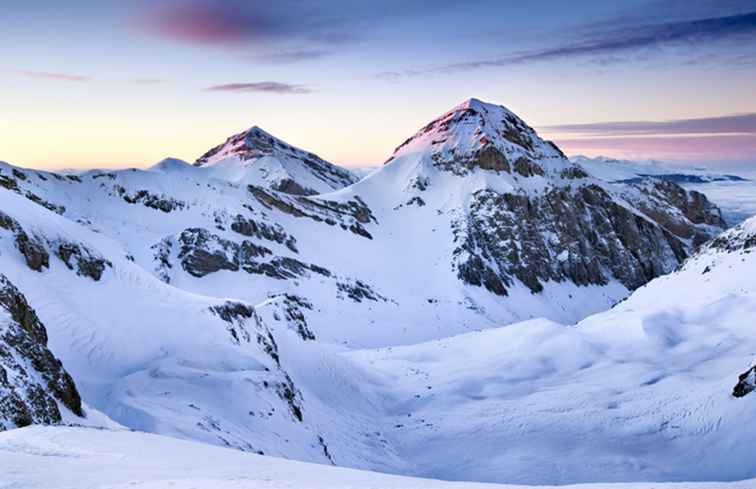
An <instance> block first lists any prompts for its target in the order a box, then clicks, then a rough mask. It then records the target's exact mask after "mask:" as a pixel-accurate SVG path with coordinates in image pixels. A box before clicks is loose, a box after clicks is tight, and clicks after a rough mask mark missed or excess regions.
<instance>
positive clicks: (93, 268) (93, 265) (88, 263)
mask: <svg viewBox="0 0 756 489" xmlns="http://www.w3.org/2000/svg"><path fill="white" fill-rule="evenodd" d="M55 254H56V255H57V257H58V258H60V259H61V260H62V261H63V263H65V264H66V266H67V267H68V268H69V269H70V270H76V273H77V274H78V275H81V276H83V277H89V278H91V279H92V280H94V281H95V282H96V281H98V280H100V278H101V277H102V274H103V272H104V271H105V269H106V268H112V267H113V264H112V263H111V262H110V260H106V259H105V258H103V257H101V256H99V255H98V254H96V253H94V252H92V251H91V250H89V249H88V248H86V247H85V246H83V245H80V244H77V243H72V242H69V241H60V242H59V244H58V245H57V248H56V249H55Z"/></svg>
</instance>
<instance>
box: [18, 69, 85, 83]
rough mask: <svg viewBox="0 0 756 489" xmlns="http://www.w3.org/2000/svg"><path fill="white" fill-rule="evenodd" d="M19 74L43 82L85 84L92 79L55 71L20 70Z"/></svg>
mask: <svg viewBox="0 0 756 489" xmlns="http://www.w3.org/2000/svg"><path fill="white" fill-rule="evenodd" d="M17 73H18V74H19V75H22V76H25V77H27V78H39V79H41V80H51V81H66V82H85V81H90V80H91V79H92V78H91V77H89V76H84V75H74V74H71V73H60V72H55V71H31V70H18V71H17Z"/></svg>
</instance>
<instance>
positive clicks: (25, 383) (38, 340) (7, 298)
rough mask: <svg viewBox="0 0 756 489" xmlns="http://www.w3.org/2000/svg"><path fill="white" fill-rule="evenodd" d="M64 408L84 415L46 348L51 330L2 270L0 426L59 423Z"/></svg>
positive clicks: (67, 379) (62, 371) (66, 376)
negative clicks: (61, 408)
mask: <svg viewBox="0 0 756 489" xmlns="http://www.w3.org/2000/svg"><path fill="white" fill-rule="evenodd" d="M60 406H63V407H65V408H66V409H68V410H69V411H71V412H72V413H73V414H75V415H77V416H84V411H83V409H82V404H81V397H80V396H79V393H78V391H77V390H76V385H75V384H74V381H73V379H72V378H71V376H70V375H69V374H68V373H67V372H66V371H65V369H64V368H63V365H62V364H61V363H60V361H59V360H58V359H57V358H55V356H54V355H53V354H52V353H51V352H50V350H48V348H47V331H46V330H45V327H44V325H43V324H42V323H41V322H40V320H39V318H38V317H37V314H36V312H35V311H34V309H32V307H31V306H30V305H29V303H28V302H27V301H26V298H25V297H24V296H23V295H22V294H21V293H20V292H19V290H18V289H17V288H16V287H15V286H14V285H13V284H12V283H11V282H10V281H9V280H8V278H7V277H5V276H4V275H2V274H0V429H10V428H15V427H21V426H27V425H30V424H36V423H40V424H52V423H60V422H61V421H62V415H61V410H60Z"/></svg>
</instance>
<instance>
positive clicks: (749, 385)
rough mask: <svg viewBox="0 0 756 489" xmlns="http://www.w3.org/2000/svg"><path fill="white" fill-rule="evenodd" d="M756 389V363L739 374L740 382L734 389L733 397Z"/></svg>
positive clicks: (744, 394)
mask: <svg viewBox="0 0 756 489" xmlns="http://www.w3.org/2000/svg"><path fill="white" fill-rule="evenodd" d="M754 390H756V365H754V366H753V367H751V368H749V369H748V370H746V371H745V372H743V373H742V374H740V375H739V376H738V383H737V384H735V387H733V389H732V395H733V397H744V396H746V395H748V394H750V393H751V392H753V391H754Z"/></svg>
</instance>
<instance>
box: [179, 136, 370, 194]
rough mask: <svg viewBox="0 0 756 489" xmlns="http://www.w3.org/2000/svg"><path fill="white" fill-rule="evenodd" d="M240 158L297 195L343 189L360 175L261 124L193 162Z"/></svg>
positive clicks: (269, 183)
mask: <svg viewBox="0 0 756 489" xmlns="http://www.w3.org/2000/svg"><path fill="white" fill-rule="evenodd" d="M233 160H235V161H237V162H238V163H240V164H241V165H243V166H245V167H255V168H257V169H258V170H259V172H260V173H261V174H262V178H261V180H262V181H264V182H266V184H267V185H266V186H267V187H268V188H271V189H273V190H277V191H279V192H285V193H289V194H295V195H314V194H319V193H326V192H330V191H333V190H338V189H341V188H344V187H346V186H348V185H351V184H352V183H354V182H356V181H357V177H356V176H355V175H353V174H352V173H351V172H349V171H348V170H346V169H344V168H340V167H338V166H336V165H333V164H331V163H329V162H327V161H325V160H323V159H321V158H320V157H318V156H317V155H315V154H313V153H309V152H307V151H303V150H301V149H299V148H295V147H294V146H291V145H289V144H287V143H285V142H284V141H282V140H280V139H278V138H276V137H274V136H272V135H270V134H268V133H267V132H265V131H263V130H262V129H260V128H259V127H253V128H251V129H249V130H247V131H244V132H241V133H239V134H235V135H233V136H231V137H230V138H228V139H227V140H226V142H225V143H223V144H220V145H218V146H216V147H214V148H212V149H211V150H209V151H208V152H207V153H205V154H204V155H202V156H200V157H199V158H198V159H197V161H196V162H195V163H194V164H195V166H209V165H216V164H221V165H223V164H224V163H228V162H231V161H233Z"/></svg>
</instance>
